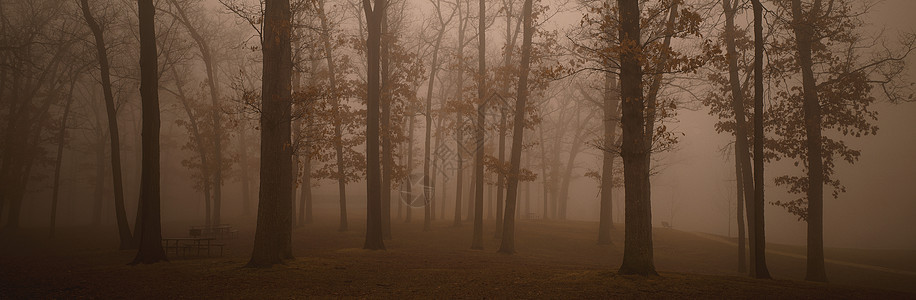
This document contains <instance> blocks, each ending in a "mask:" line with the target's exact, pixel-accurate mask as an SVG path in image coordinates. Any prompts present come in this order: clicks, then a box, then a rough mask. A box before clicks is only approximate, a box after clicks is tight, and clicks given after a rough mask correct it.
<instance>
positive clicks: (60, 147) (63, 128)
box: [0, 76, 77, 238]
mask: <svg viewBox="0 0 916 300" xmlns="http://www.w3.org/2000/svg"><path fill="white" fill-rule="evenodd" d="M76 78H77V76H74V77H73V79H72V81H71V82H70V91H69V92H68V93H67V100H66V101H65V103H66V104H65V105H64V115H63V116H62V117H61V120H60V133H58V134H57V159H55V160H54V190H53V191H52V192H51V229H50V231H49V232H48V236H49V237H52V238H53V237H54V231H55V229H56V227H57V200H58V196H59V192H60V167H61V162H62V161H63V159H64V145H65V144H66V142H67V139H66V137H67V119H68V118H69V117H70V105H71V104H73V87H74V86H75V85H76ZM0 80H3V78H2V77H0ZM2 91H3V90H2V89H0V93H2ZM2 213H3V209H2V207H0V214H2Z"/></svg>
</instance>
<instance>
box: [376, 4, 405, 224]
mask: <svg viewBox="0 0 916 300" xmlns="http://www.w3.org/2000/svg"><path fill="white" fill-rule="evenodd" d="M376 5H378V2H376ZM386 5H387V4H386ZM386 8H387V7H386ZM379 18H381V19H380V20H379V25H380V31H379V32H380V34H379V35H380V38H379V52H380V56H379V64H380V72H381V80H380V81H381V84H380V88H379V90H380V92H379V93H380V96H379V105H381V111H382V115H381V120H380V121H379V126H380V127H381V133H380V137H381V140H382V169H383V170H382V207H383V208H385V207H388V208H390V207H391V176H392V174H393V173H394V159H393V158H392V157H393V151H394V149H392V147H393V146H392V145H391V132H392V129H391V101H392V98H391V91H390V88H391V87H390V86H389V85H390V84H391V82H390V78H391V71H390V69H389V68H390V66H389V62H390V59H389V56H390V49H391V48H390V45H389V43H390V40H391V37H390V36H389V32H388V10H387V9H386V10H385V11H383V12H381V15H380V16H379ZM400 203H401V202H398V207H399V208H398V214H400ZM406 210H407V219H408V220H409V219H410V207H407V208H406ZM387 216H388V217H386V212H384V211H383V212H382V235H383V237H384V238H386V239H391V217H390V216H391V212H390V211H389V212H387Z"/></svg>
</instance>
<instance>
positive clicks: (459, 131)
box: [454, 1, 471, 227]
mask: <svg viewBox="0 0 916 300" xmlns="http://www.w3.org/2000/svg"><path fill="white" fill-rule="evenodd" d="M457 7H458V54H457V56H458V92H457V94H458V95H457V97H458V99H457V102H458V103H464V26H465V24H467V23H466V22H467V20H465V18H464V17H465V16H464V14H463V11H462V10H461V1H459V2H457ZM463 145H464V116H463V114H462V112H461V110H458V111H457V112H455V152H457V154H458V169H457V170H455V174H456V176H455V177H457V178H456V179H455V222H454V225H455V227H458V226H461V193H462V190H463V187H462V183H464V176H463V175H464V174H463V173H464V146H463ZM467 213H468V216H470V213H471V211H470V210H468V212H467Z"/></svg>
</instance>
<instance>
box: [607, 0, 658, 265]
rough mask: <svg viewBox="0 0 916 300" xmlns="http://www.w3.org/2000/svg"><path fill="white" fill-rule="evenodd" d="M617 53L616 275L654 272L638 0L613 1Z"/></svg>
mask: <svg viewBox="0 0 916 300" xmlns="http://www.w3.org/2000/svg"><path fill="white" fill-rule="evenodd" d="M617 7H618V9H619V11H618V20H620V27H619V30H618V36H619V37H620V43H621V45H624V46H625V48H624V49H625V50H622V52H621V53H620V96H621V98H622V99H623V105H622V106H623V111H622V122H621V123H622V127H623V145H622V147H621V156H622V157H623V167H624V187H625V189H626V212H625V214H626V227H625V229H626V232H625V239H624V251H623V263H622V264H621V265H620V270H619V271H618V273H620V274H637V275H643V276H648V275H658V273H657V272H656V271H655V263H654V261H653V252H654V250H653V249H652V206H651V197H650V194H649V193H650V185H649V168H648V165H649V164H648V159H649V145H646V143H645V141H646V140H645V136H646V132H645V124H646V122H645V98H644V97H643V90H642V75H643V74H642V65H641V63H640V60H639V56H640V54H641V47H639V46H637V45H640V25H639V16H640V10H639V1H637V0H617Z"/></svg>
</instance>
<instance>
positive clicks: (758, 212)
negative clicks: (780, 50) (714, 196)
mask: <svg viewBox="0 0 916 300" xmlns="http://www.w3.org/2000/svg"><path fill="white" fill-rule="evenodd" d="M752 2H753V3H754V4H753V5H754V232H755V234H756V240H757V243H756V245H754V252H756V253H758V255H757V257H755V259H754V265H755V266H754V268H755V270H756V271H757V272H756V273H757V274H756V277H757V278H770V272H769V270H767V265H766V231H765V230H766V226H765V223H764V222H765V218H764V212H763V210H764V207H765V206H766V201H765V199H764V194H763V189H764V184H763V183H764V182H763V181H764V180H765V179H764V178H763V113H764V112H763V39H764V37H763V6H762V5H761V4H760V0H752ZM818 130H820V129H819V128H818ZM819 174H820V173H819ZM821 266H822V267H823V264H821ZM822 270H823V269H822ZM824 280H825V281H826V277H825V278H824Z"/></svg>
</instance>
